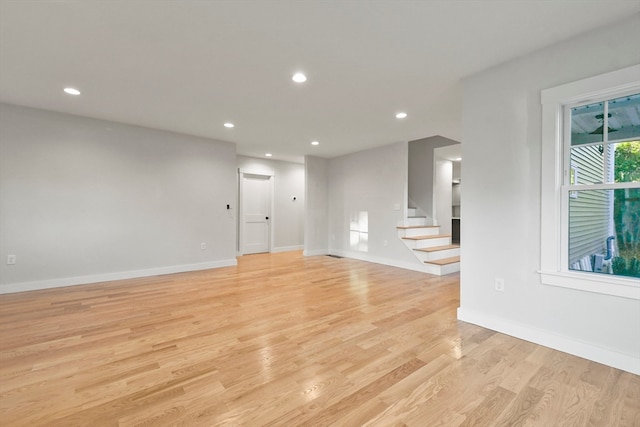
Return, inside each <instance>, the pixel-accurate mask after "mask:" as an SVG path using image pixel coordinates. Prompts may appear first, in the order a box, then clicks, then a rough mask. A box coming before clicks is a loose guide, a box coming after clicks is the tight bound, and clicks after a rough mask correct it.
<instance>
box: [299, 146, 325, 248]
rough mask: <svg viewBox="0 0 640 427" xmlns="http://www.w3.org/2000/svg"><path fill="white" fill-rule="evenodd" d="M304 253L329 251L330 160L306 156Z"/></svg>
mask: <svg viewBox="0 0 640 427" xmlns="http://www.w3.org/2000/svg"><path fill="white" fill-rule="evenodd" d="M304 167H305V194H306V199H305V202H306V203H305V223H304V224H305V225H304V254H305V255H306V256H312V255H325V254H328V253H329V237H328V235H329V234H328V233H329V219H328V216H329V203H328V190H329V161H328V160H327V159H323V158H320V157H315V156H305V158H304Z"/></svg>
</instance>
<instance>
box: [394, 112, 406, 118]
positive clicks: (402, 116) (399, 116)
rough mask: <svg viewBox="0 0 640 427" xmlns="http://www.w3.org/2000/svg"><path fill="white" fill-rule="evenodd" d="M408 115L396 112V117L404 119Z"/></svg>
mask: <svg viewBox="0 0 640 427" xmlns="http://www.w3.org/2000/svg"><path fill="white" fill-rule="evenodd" d="M405 117H407V113H398V114H396V119H404V118H405Z"/></svg>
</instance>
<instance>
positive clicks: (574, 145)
mask: <svg viewBox="0 0 640 427" xmlns="http://www.w3.org/2000/svg"><path fill="white" fill-rule="evenodd" d="M542 104H543V130H542V132H543V134H542V138H543V139H542V213H541V217H542V218H541V219H542V223H541V248H542V254H541V271H540V273H541V279H542V282H543V283H545V284H550V285H558V286H565V287H570V288H576V289H582V290H588V291H593V292H600V293H606V294H612V295H618V296H625V297H630V298H636V299H640V66H635V67H630V68H626V69H623V70H619V71H616V72H613V73H608V74H604V75H601V76H597V77H593V78H591V79H586V80H581V81H579V82H574V83H570V84H568V85H563V86H560V87H557V88H552V89H547V90H545V91H543V92H542Z"/></svg>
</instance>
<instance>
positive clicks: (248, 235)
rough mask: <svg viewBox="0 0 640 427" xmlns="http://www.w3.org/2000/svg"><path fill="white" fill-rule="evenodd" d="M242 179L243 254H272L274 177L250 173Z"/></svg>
mask: <svg viewBox="0 0 640 427" xmlns="http://www.w3.org/2000/svg"><path fill="white" fill-rule="evenodd" d="M241 177H242V179H241V185H242V187H241V190H240V192H241V203H242V205H241V210H242V212H241V215H242V230H241V250H242V253H243V254H256V253H261V252H270V237H271V187H272V179H273V177H271V176H268V175H254V174H248V173H242V174H241Z"/></svg>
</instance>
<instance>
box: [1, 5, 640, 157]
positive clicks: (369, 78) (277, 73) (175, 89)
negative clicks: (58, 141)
mask: <svg viewBox="0 0 640 427" xmlns="http://www.w3.org/2000/svg"><path fill="white" fill-rule="evenodd" d="M639 11H640V1H637V0H511V1H508V0H468V1H462V0H449V1H446V0H424V1H402V0H395V1H391V0H387V1H385V0H380V1H358V0H349V1H347V0H344V1H337V0H336V1H295V0H294V1H275V0H271V1H270V0H262V1H258V0H254V1H222V0H220V1H213V0H212V1H203V0H201V1H190V0H186V1H177V0H176V1H171V0H165V1H139V0H127V1H115V0H112V1H92V0H84V1H24V0H17V1H8V0H0V101H2V102H7V103H13V104H18V105H25V106H31V107H38V108H44V109H49V110H55V111H61V112H67V113H72V114H79V115H84V116H89V117H96V118H101V119H107V120H114V121H119V122H124V123H132V124H137V125H142V126H148V127H153V128H158V129H165V130H171V131H176V132H181V133H186V134H191V135H197V136H204V137H208V138H213V139H218V140H224V141H231V142H234V143H236V144H237V151H238V153H239V154H243V155H249V156H263V155H264V153H265V152H267V151H269V152H272V153H273V155H274V157H273V158H275V159H283V160H290V161H301V159H302V156H303V155H305V154H313V155H318V156H322V157H334V156H338V155H342V154H346V153H350V152H354V151H358V150H361V149H365V148H368V147H372V146H377V145H382V144H387V143H391V142H398V141H407V140H414V139H419V138H425V137H429V136H433V135H442V136H445V137H447V138H451V139H455V140H460V137H461V130H460V115H461V88H460V79H461V78H463V77H465V76H468V75H471V74H473V73H476V72H478V71H481V70H483V69H486V68H489V67H491V66H494V65H496V64H499V63H501V62H504V61H507V60H510V59H512V58H516V57H518V56H521V55H523V54H526V53H529V52H532V51H534V50H536V49H539V48H542V47H544V46H548V45H550V44H553V43H555V42H557V41H559V40H563V39H566V38H570V37H573V36H576V35H578V34H580V33H583V32H586V31H589V30H591V29H593V28H596V27H599V26H603V25H606V24H610V23H612V22H615V21H617V20H620V19H623V18H625V17H629V16H631V15H632V14H634V13H637V12H639ZM299 70H300V71H304V72H305V73H306V74H307V76H308V81H307V82H306V83H305V84H302V85H300V84H295V83H293V82H292V81H291V79H290V77H291V75H292V74H293V73H294V72H296V71H299ZM66 86H73V87H77V88H78V89H80V90H81V91H82V95H80V96H78V97H72V96H69V95H65V94H64V93H63V92H62V89H63V88H64V87H66ZM398 111H406V112H407V113H408V114H409V116H408V117H407V118H406V119H404V120H398V119H396V118H395V117H394V115H395V113H396V112H398ZM226 121H231V122H233V123H235V125H236V127H235V128H234V129H226V128H224V127H223V123H224V122H226ZM313 140H318V141H320V145H319V146H317V147H312V146H311V145H310V142H311V141H313Z"/></svg>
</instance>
